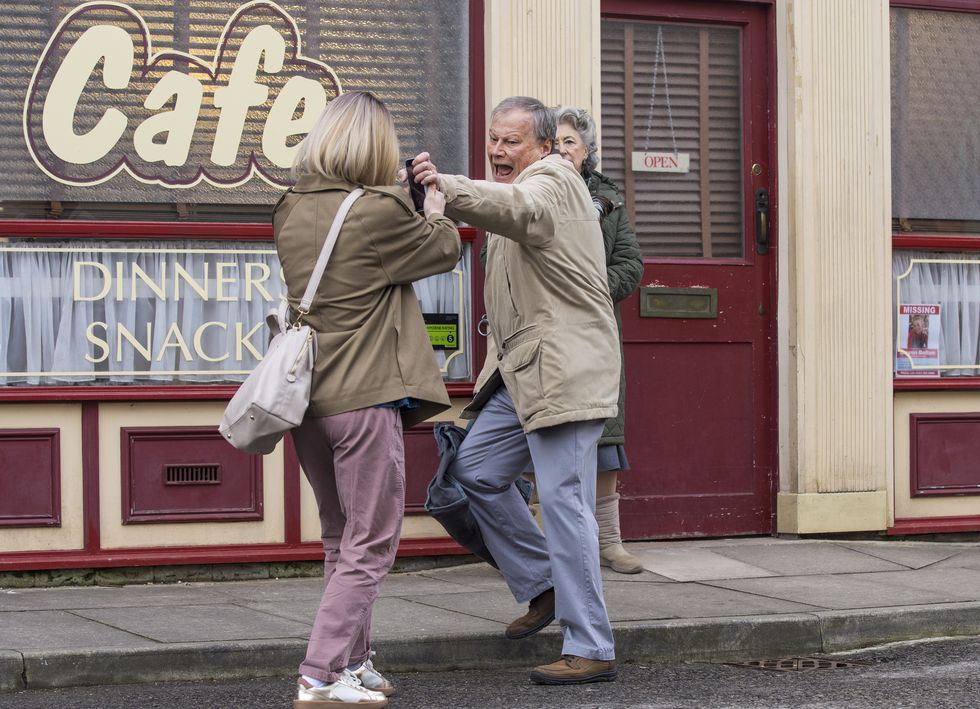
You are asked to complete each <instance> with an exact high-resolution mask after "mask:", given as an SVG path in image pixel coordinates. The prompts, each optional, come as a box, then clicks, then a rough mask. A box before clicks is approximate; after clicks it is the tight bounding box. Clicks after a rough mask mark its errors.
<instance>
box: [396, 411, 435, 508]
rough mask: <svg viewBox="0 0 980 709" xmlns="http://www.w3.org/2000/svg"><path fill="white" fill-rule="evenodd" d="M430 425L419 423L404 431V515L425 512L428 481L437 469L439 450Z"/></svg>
mask: <svg viewBox="0 0 980 709" xmlns="http://www.w3.org/2000/svg"><path fill="white" fill-rule="evenodd" d="M433 429H434V426H433V424H431V423H421V424H419V425H417V426H413V427H412V428H410V429H409V430H407V431H405V434H404V435H405V514H428V512H426V511H425V497H426V491H427V490H428V489H429V481H430V480H432V476H433V475H435V472H436V468H438V467H439V449H438V448H437V447H436V439H435V436H434V435H433Z"/></svg>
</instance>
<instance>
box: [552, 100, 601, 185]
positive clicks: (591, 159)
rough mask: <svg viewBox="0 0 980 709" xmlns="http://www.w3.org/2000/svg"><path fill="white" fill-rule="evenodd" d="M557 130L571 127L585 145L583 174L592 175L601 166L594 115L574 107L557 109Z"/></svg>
mask: <svg viewBox="0 0 980 709" xmlns="http://www.w3.org/2000/svg"><path fill="white" fill-rule="evenodd" d="M555 116H556V118H557V120H556V121H555V129H556V130H557V127H558V126H560V125H562V124H564V125H567V126H571V127H572V128H574V129H575V132H576V133H578V136H579V138H581V139H582V142H583V143H584V144H585V160H583V161H582V172H584V173H590V172H592V171H593V170H595V166H596V165H598V164H599V145H598V144H597V143H596V137H595V121H594V120H593V119H592V115H591V114H590V113H589V112H588V111H585V110H583V109H581V108H575V107H574V106H560V107H559V108H556V109H555Z"/></svg>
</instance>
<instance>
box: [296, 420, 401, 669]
mask: <svg viewBox="0 0 980 709" xmlns="http://www.w3.org/2000/svg"><path fill="white" fill-rule="evenodd" d="M292 436H293V443H294V444H295V446H296V453H297V454H298V456H299V462H300V464H301V465H302V466H303V470H304V472H305V473H306V478H307V480H309V481H310V485H311V486H312V487H313V492H314V494H315V495H316V502H317V506H318V507H319V510H320V529H321V531H322V536H323V550H324V553H325V557H324V562H323V578H324V589H323V598H322V599H321V600H320V609H319V610H318V611H317V614H316V619H315V620H314V622H313V631H312V633H310V643H309V645H308V646H307V650H306V659H305V660H304V661H303V663H302V664H301V665H300V666H299V671H300V674H304V675H308V676H310V677H315V678H317V679H319V680H322V681H324V682H334V681H336V680H337V679H338V678H339V677H340V675H341V673H342V672H343V671H344V669H345V668H346V667H348V666H350V665H352V664H355V663H359V662H362V661H364V660H365V659H367V658H368V657H370V652H371V609H372V608H373V606H374V601H375V599H376V598H377V597H378V592H379V591H380V590H381V584H382V582H383V581H384V578H385V576H387V575H388V571H389V569H391V566H392V564H393V563H394V561H395V550H396V549H397V547H398V539H399V537H400V535H401V526H402V517H403V516H404V513H405V449H404V444H403V441H402V423H401V414H399V412H398V410H397V409H384V408H370V409H358V410H357V411H350V412H348V413H344V414H337V415H336V416H325V417H320V418H311V417H307V418H306V419H304V421H303V423H302V424H301V425H300V426H299V427H298V428H297V429H295V430H294V431H293V432H292Z"/></svg>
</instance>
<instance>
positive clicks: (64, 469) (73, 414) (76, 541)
mask: <svg viewBox="0 0 980 709" xmlns="http://www.w3.org/2000/svg"><path fill="white" fill-rule="evenodd" d="M0 428H12V429H17V428H57V429H59V430H60V432H61V433H60V435H59V437H58V438H59V441H58V443H59V447H60V449H61V460H60V467H61V480H60V483H61V526H60V527H0V553H2V552H17V551H37V550H43V551H54V550H59V551H60V550H70V549H81V548H82V547H83V546H84V527H83V524H84V523H83V519H82V513H83V510H82V407H81V405H71V404H4V405H3V406H0ZM20 473H21V474H23V475H24V476H29V475H31V473H32V471H30V470H24V471H20ZM25 484H26V482H25Z"/></svg>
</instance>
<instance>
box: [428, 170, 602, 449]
mask: <svg viewBox="0 0 980 709" xmlns="http://www.w3.org/2000/svg"><path fill="white" fill-rule="evenodd" d="M439 185H440V188H441V189H442V190H443V191H444V192H445V193H446V200H447V204H446V212H447V214H449V215H450V216H451V217H453V218H455V219H461V220H464V221H466V222H469V223H470V224H473V225H474V226H477V227H480V228H482V229H486V230H487V231H488V232H492V233H491V234H488V237H487V238H488V239H489V242H488V243H489V248H488V250H487V280H486V288H485V292H484V299H485V301H486V306H487V318H488V320H489V321H490V330H491V336H490V338H489V343H488V351H487V361H486V363H485V364H484V367H483V371H482V372H481V373H480V376H479V378H478V379H477V384H476V387H477V391H476V395H475V396H474V399H473V401H472V402H471V403H470V404H469V406H467V407H466V409H464V412H463V416H464V417H469V418H473V417H475V416H476V412H477V411H479V409H480V408H482V406H483V404H484V403H485V402H486V401H487V399H488V398H489V397H490V395H491V394H492V393H493V391H494V390H495V389H496V388H497V387H498V386H499V385H500V383H501V382H503V384H504V385H505V386H506V387H507V391H508V392H509V393H510V395H511V397H512V398H513V399H514V404H515V405H516V407H517V414H518V417H519V418H520V421H521V424H522V425H523V427H524V430H525V431H534V430H537V429H540V428H546V427H548V426H556V425H558V424H561V423H567V422H570V421H586V420H590V419H606V418H609V417H611V416H615V415H616V411H617V400H618V397H619V370H620V366H621V358H620V350H619V337H618V334H617V329H616V320H615V318H614V317H613V306H612V300H611V298H610V297H609V288H608V285H607V282H606V255H605V251H604V248H603V242H602V232H601V230H600V229H599V222H598V220H597V219H596V213H595V210H594V209H593V207H592V198H591V196H590V195H589V190H588V189H587V188H586V186H585V182H584V181H583V180H582V178H581V176H580V175H579V174H578V173H577V172H576V171H575V168H574V167H573V166H572V164H571V163H570V162H568V161H566V160H562V159H561V158H560V157H559V156H557V155H551V156H548V157H546V158H544V159H543V160H540V161H538V162H536V163H534V164H532V165H531V166H529V167H528V168H527V169H525V170H524V171H523V172H522V173H521V174H520V175H519V176H518V177H517V179H516V180H515V181H514V183H513V184H509V185H506V184H496V183H493V182H484V181H479V180H469V179H467V178H465V177H460V176H455V175H441V176H440V179H439Z"/></svg>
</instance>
